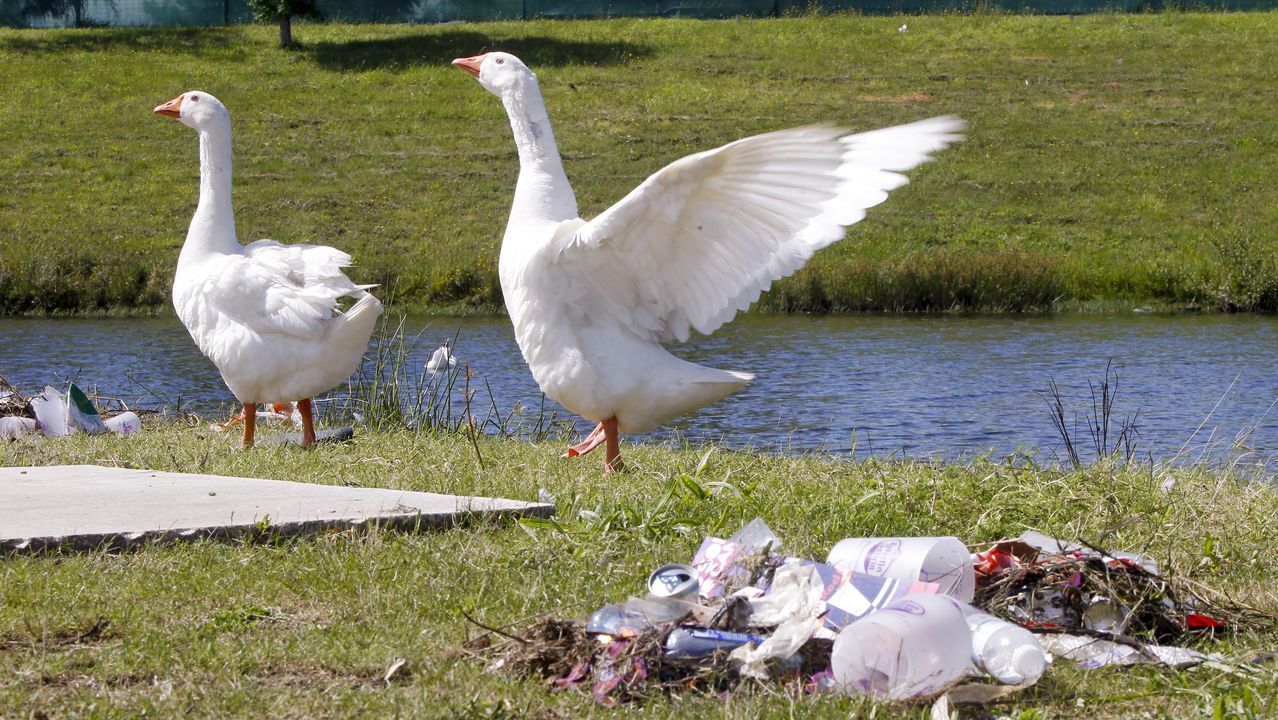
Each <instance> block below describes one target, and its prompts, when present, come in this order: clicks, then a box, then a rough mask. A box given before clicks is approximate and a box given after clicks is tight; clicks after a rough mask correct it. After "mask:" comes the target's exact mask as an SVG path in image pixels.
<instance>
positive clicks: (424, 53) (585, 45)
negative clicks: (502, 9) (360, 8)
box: [304, 30, 651, 72]
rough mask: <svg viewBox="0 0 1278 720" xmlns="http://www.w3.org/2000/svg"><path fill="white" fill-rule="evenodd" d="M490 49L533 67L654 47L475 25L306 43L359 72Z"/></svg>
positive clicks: (323, 58)
mask: <svg viewBox="0 0 1278 720" xmlns="http://www.w3.org/2000/svg"><path fill="white" fill-rule="evenodd" d="M490 50H505V51H506V52H510V53H514V54H515V55H518V56H519V57H520V59H522V60H523V61H524V62H526V63H528V65H529V66H530V67H533V68H536V67H547V66H556V65H570V64H578V63H580V64H586V65H618V64H622V63H625V62H627V61H628V60H631V59H634V58H638V57H643V56H645V55H648V54H649V53H650V52H651V50H650V49H649V47H648V46H646V45H641V44H638V43H629V42H621V41H608V42H592V41H577V40H559V39H555V38H544V37H522V38H501V37H495V36H492V35H487V34H485V33H480V32H474V31H471V30H462V31H449V32H443V33H423V34H421V35H414V36H411V37H397V38H385V39H380V40H352V41H349V42H318V43H314V44H312V45H309V46H307V47H306V48H305V49H304V52H305V53H306V54H307V55H309V56H310V57H311V59H312V60H314V61H315V63H316V64H317V65H319V66H320V67H322V68H324V69H326V70H332V71H335V72H355V71H362V70H374V69H383V70H408V69H410V68H414V67H419V66H424V65H425V66H438V65H447V64H448V63H449V62H451V61H452V60H453V59H454V58H459V57H467V56H470V55H478V54H479V53H483V52H488V51H490Z"/></svg>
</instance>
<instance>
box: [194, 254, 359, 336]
mask: <svg viewBox="0 0 1278 720" xmlns="http://www.w3.org/2000/svg"><path fill="white" fill-rule="evenodd" d="M350 264H351V256H350V255H347V254H346V253H344V252H342V251H341V250H337V249H334V248H331V247H325V246H322V245H281V244H279V243H277V242H275V241H274V240H258V241H257V242H255V243H253V244H251V245H248V246H247V247H245V248H244V254H243V255H237V256H231V257H228V258H227V259H226V260H225V261H224V262H221V263H219V267H218V268H217V270H216V271H215V272H213V273H210V274H209V275H208V276H207V277H205V279H204V282H203V285H202V286H201V288H200V292H198V293H195V294H194V295H195V297H198V298H199V300H200V302H203V303H205V304H206V309H207V310H212V311H215V312H217V313H219V314H221V315H223V316H225V317H227V318H229V319H231V320H234V321H235V322H238V323H241V324H243V325H245V326H247V327H249V328H251V329H253V330H254V331H256V332H259V333H266V334H271V333H279V334H284V335H291V336H294V337H300V338H306V339H316V338H319V337H322V336H323V335H324V332H325V329H326V326H327V325H328V321H329V320H331V319H332V318H333V317H334V316H335V315H336V314H337V312H338V307H337V300H338V298H341V297H344V296H347V295H354V294H358V293H359V292H360V291H361V290H364V289H365V288H367V287H371V286H359V285H355V284H354V283H352V282H351V281H350V278H348V277H346V275H345V274H344V273H342V268H344V267H348V266H349V265H350Z"/></svg>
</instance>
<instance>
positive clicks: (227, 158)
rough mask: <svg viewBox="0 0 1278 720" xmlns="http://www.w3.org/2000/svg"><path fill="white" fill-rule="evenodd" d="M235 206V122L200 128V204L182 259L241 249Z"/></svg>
mask: <svg viewBox="0 0 1278 720" xmlns="http://www.w3.org/2000/svg"><path fill="white" fill-rule="evenodd" d="M242 249H243V248H242V246H241V245H240V243H239V240H237V239H236V235H235V212H234V210H233V209H232V208H231V123H230V121H229V120H227V121H226V122H222V123H216V124H215V125H214V126H213V127H211V128H208V129H203V130H200V204H199V205H198V206H196V208H195V216H194V217H192V218H191V227H190V229H188V230H187V233H186V243H185V244H184V245H183V246H182V254H181V255H180V256H179V258H178V263H179V264H182V263H185V262H191V261H199V260H204V259H207V258H208V257H209V256H211V255H218V254H222V255H225V254H229V253H238V252H241V250H242Z"/></svg>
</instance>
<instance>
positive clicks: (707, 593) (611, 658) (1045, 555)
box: [465, 518, 1272, 705]
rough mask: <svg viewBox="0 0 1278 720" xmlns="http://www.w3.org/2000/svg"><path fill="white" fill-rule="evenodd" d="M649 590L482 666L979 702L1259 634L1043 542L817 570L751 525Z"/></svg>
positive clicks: (847, 555) (846, 545)
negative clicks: (1209, 640) (1064, 676)
mask: <svg viewBox="0 0 1278 720" xmlns="http://www.w3.org/2000/svg"><path fill="white" fill-rule="evenodd" d="M647 590H648V592H647V595H646V596H645V597H631V598H629V599H627V600H625V601H624V602H621V603H617V604H611V605H606V606H604V607H602V608H600V609H599V610H597V611H595V612H594V613H592V614H590V615H589V616H588V617H586V618H582V619H577V620H558V619H542V620H540V621H538V622H537V623H535V624H533V625H531V626H529V627H527V628H523V629H519V630H511V629H497V628H490V627H488V626H485V625H482V624H480V623H478V622H477V621H474V620H473V619H472V622H475V624H477V625H480V627H483V628H484V629H485V630H486V631H487V632H485V633H483V634H481V635H479V636H477V637H475V638H473V639H471V640H469V641H468V642H467V643H466V646H465V649H466V651H467V652H469V653H471V654H472V655H475V656H477V657H481V658H483V659H484V660H485V661H486V662H487V663H488V669H487V671H489V672H508V673H512V674H515V675H520V676H537V677H540V678H543V679H544V680H546V681H547V682H548V683H549V684H550V685H551V686H552V687H554V688H559V689H570V688H578V689H583V690H587V689H588V690H589V692H590V693H591V694H592V695H593V696H594V698H595V700H596V701H598V702H600V703H602V704H605V705H616V704H618V703H624V702H632V701H637V700H642V699H644V698H645V697H648V696H652V695H654V694H660V693H671V692H679V691H682V690H699V691H703V692H705V691H708V692H724V691H729V690H731V689H732V688H733V687H735V686H736V685H737V684H739V683H741V682H742V681H743V679H746V678H751V679H755V680H777V681H781V682H785V683H790V684H794V685H796V686H801V687H802V688H804V689H805V690H806V691H809V692H842V693H853V694H861V695H868V696H871V697H874V698H879V699H886V700H898V701H899V700H909V701H920V700H930V699H933V698H938V697H939V698H941V699H942V700H944V701H946V702H956V703H957V702H988V701H991V700H994V699H996V698H999V697H1003V696H1005V695H1008V694H1011V693H1013V692H1017V691H1019V690H1021V689H1024V688H1027V687H1029V686H1031V685H1033V684H1034V683H1035V682H1037V681H1038V679H1039V678H1040V677H1041V676H1042V675H1043V673H1044V672H1045V671H1046V670H1047V668H1048V666H1049V664H1050V663H1051V662H1052V661H1053V656H1055V657H1057V658H1065V659H1069V660H1072V661H1075V662H1078V663H1079V664H1080V665H1081V666H1083V667H1099V666H1101V665H1106V664H1111V663H1122V664H1127V663H1130V662H1160V663H1164V664H1167V665H1171V666H1176V667H1187V666H1189V665H1193V664H1196V663H1199V662H1204V661H1208V660H1211V659H1219V658H1213V657H1209V656H1207V655H1204V654H1202V653H1198V652H1196V651H1193V650H1189V649H1186V648H1183V647H1175V646H1171V645H1167V644H1156V643H1173V642H1176V641H1178V640H1185V639H1192V638H1193V637H1194V635H1195V634H1196V633H1203V632H1211V631H1213V630H1215V629H1217V628H1222V627H1226V626H1235V627H1237V626H1241V625H1244V624H1245V625H1257V624H1262V623H1272V618H1268V617H1266V616H1264V615H1262V614H1260V613H1258V612H1254V611H1250V610H1246V609H1243V608H1240V607H1238V606H1231V605H1225V604H1221V603H1216V604H1211V603H1208V602H1207V601H1205V600H1203V599H1202V598H1201V597H1199V596H1197V595H1195V594H1194V593H1193V592H1191V591H1190V589H1189V587H1188V585H1187V584H1186V583H1183V582H1174V581H1171V580H1168V579H1166V578H1163V577H1161V576H1159V575H1158V568H1157V565H1156V564H1155V563H1154V562H1153V561H1152V560H1150V559H1148V558H1146V557H1144V556H1141V555H1133V554H1127V553H1107V552H1105V551H1102V550H1100V549H1097V548H1093V547H1090V546H1086V545H1079V544H1074V543H1066V542H1062V541H1059V540H1056V539H1053V538H1049V537H1046V536H1044V535H1041V534H1039V533H1035V532H1027V533H1025V534H1024V535H1022V536H1021V537H1020V538H1017V539H1016V540H1011V541H1004V542H1000V543H996V544H994V545H993V546H992V547H990V548H989V549H987V550H985V551H983V552H979V553H976V554H971V553H969V551H968V549H967V547H966V546H965V545H964V544H963V543H962V542H960V541H959V540H958V539H957V538H954V537H902V538H851V539H847V540H843V541H841V542H839V543H838V544H836V545H835V546H834V547H833V548H832V549H831V551H830V553H829V556H828V557H827V558H826V560H825V562H816V561H813V560H808V559H802V558H797V557H791V556H787V555H785V554H784V553H783V552H782V551H781V541H780V538H778V537H777V536H776V535H775V534H774V533H773V532H772V531H771V529H769V528H768V526H767V525H766V524H764V523H763V521H762V520H759V519H757V518H756V519H755V520H753V521H751V522H750V523H748V524H747V525H746V526H745V527H744V528H742V529H741V531H740V532H738V533H736V534H735V535H733V536H732V537H730V538H727V539H722V538H715V537H707V538H705V540H704V541H703V542H702V544H701V547H700V548H699V549H698V550H697V552H696V555H695V556H694V557H693V558H692V561H691V563H689V564H686V565H684V564H669V565H663V566H662V567H659V568H657V569H656V570H655V571H654V572H653V573H652V574H651V576H649V578H648V583H647Z"/></svg>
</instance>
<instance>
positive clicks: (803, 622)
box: [728, 563, 825, 680]
mask: <svg viewBox="0 0 1278 720" xmlns="http://www.w3.org/2000/svg"><path fill="white" fill-rule="evenodd" d="M824 589H825V584H824V583H823V582H822V581H821V576H820V574H819V573H818V572H817V569H816V567H814V566H813V565H811V564H798V563H795V564H786V565H782V566H781V567H780V568H778V569H777V571H776V574H775V575H774V576H773V578H772V587H771V589H770V591H769V592H768V594H767V595H764V596H763V597H760V598H756V599H754V600H751V601H750V621H749V622H750V625H752V626H755V627H771V626H773V625H775V626H777V629H776V630H774V631H773V632H772V634H771V635H770V636H768V639H767V640H764V641H763V642H762V643H760V644H759V645H758V646H757V647H755V646H751V645H742V646H741V647H739V648H737V649H736V650H733V651H732V653H731V654H730V655H729V656H728V657H730V658H732V659H733V660H737V661H739V662H740V663H741V666H740V667H739V668H738V672H740V673H741V675H743V676H745V677H752V678H758V679H760V680H766V679H767V678H768V667H767V662H768V660H770V659H772V658H778V659H784V658H788V657H790V656H791V655H794V653H796V652H798V650H799V648H800V647H802V646H803V644H804V643H805V642H807V641H808V639H809V638H811V637H812V633H813V631H815V630H816V629H817V627H818V626H819V625H820V624H821V618H820V613H821V611H822V610H823V609H824V603H823V602H822V601H821V595H822V593H823V591H824Z"/></svg>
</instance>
